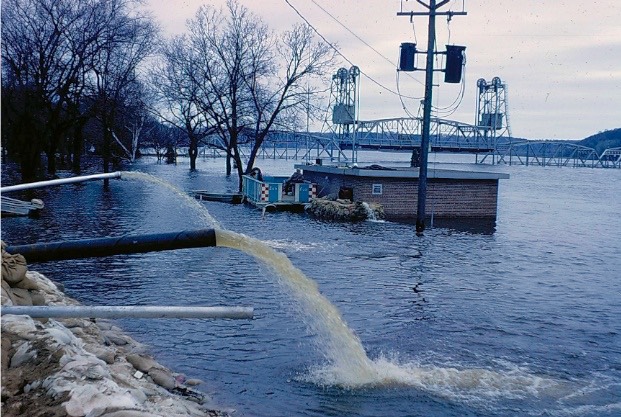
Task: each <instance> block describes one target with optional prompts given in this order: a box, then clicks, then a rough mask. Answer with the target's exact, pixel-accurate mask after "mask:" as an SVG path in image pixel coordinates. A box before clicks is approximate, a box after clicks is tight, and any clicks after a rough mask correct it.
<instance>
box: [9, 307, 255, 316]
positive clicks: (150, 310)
mask: <svg viewBox="0 0 621 417" xmlns="http://www.w3.org/2000/svg"><path fill="white" fill-rule="evenodd" d="M1 314H2V315H3V316H4V315H5V314H15V315H27V316H30V317H32V318H50V317H55V318H69V317H71V318H99V319H119V318H148V319H169V318H201V319H252V318H253V317H254V309H253V308H252V307H182V306H2V310H1Z"/></svg>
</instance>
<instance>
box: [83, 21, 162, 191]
mask: <svg viewBox="0 0 621 417" xmlns="http://www.w3.org/2000/svg"><path fill="white" fill-rule="evenodd" d="M110 12H111V13H112V12H113V10H111V11H110ZM156 34H157V29H156V27H155V26H154V25H153V23H152V21H151V19H150V18H148V17H147V16H144V15H141V14H138V13H135V12H134V13H132V14H130V13H129V10H119V13H117V14H116V15H115V16H114V19H111V21H110V24H109V26H108V27H107V28H106V30H105V31H104V33H103V34H102V36H101V37H100V38H99V42H100V45H101V47H100V48H99V50H98V53H97V55H96V56H95V59H94V63H93V66H92V70H91V72H90V74H89V75H90V77H89V80H90V92H91V96H92V97H93V99H94V102H95V105H96V110H95V114H96V117H97V119H98V120H99V122H100V123H101V129H102V135H103V144H102V153H103V155H102V156H103V171H104V172H109V171H110V162H111V158H112V144H113V139H114V137H115V135H116V132H115V129H117V128H118V125H119V123H118V120H117V119H118V118H119V117H120V116H119V113H120V112H122V111H123V110H124V109H127V108H130V107H131V105H132V103H131V100H132V92H133V91H135V90H136V89H138V88H140V87H139V77H138V72H139V66H140V64H141V63H142V62H143V61H144V60H145V59H146V58H147V57H148V56H149V55H150V54H151V53H152V52H153V50H154V45H155V43H154V41H155V37H156ZM117 137H118V136H117ZM104 183H105V184H106V185H107V183H108V182H107V181H104Z"/></svg>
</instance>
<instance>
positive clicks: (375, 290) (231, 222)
mask: <svg viewBox="0 0 621 417" xmlns="http://www.w3.org/2000/svg"><path fill="white" fill-rule="evenodd" d="M435 158H436V157H432V158H430V160H431V161H432V162H433V161H434V160H435ZM437 158H438V159H439V158H440V157H439V156H438V157H437ZM359 160H360V162H359V165H361V166H362V165H364V164H365V162H369V163H380V164H384V165H388V164H397V163H406V162H407V161H408V160H409V155H407V154H396V153H391V154H389V153H371V152H369V153H364V154H362V153H361V154H359ZM297 162H299V161H292V160H289V161H286V160H277V161H274V160H259V161H258V165H259V166H260V167H261V169H262V171H263V172H264V173H267V174H274V175H288V174H289V173H290V172H292V170H293V164H294V163H297ZM223 167H224V160H222V159H215V160H214V159H206V160H200V161H199V165H198V168H199V169H198V171H197V172H193V173H191V172H189V170H188V163H187V161H186V160H181V161H180V162H179V164H178V165H164V164H157V163H155V161H153V160H144V161H141V162H139V163H138V164H136V165H135V166H133V167H131V170H134V171H141V172H144V173H147V174H150V175H151V176H153V177H156V178H158V179H160V180H164V181H166V182H169V183H171V184H174V185H175V186H176V187H177V188H178V189H179V190H181V191H182V193H181V194H179V193H178V192H177V191H175V190H174V189H173V188H171V187H169V186H167V185H165V184H162V183H161V182H158V181H157V180H155V179H153V177H151V176H149V175H142V174H134V175H126V176H125V177H126V178H125V179H122V180H113V181H111V183H110V189H109V191H104V190H103V188H102V184H101V182H91V183H83V184H79V185H66V186H62V187H55V188H54V189H51V188H50V189H40V190H36V191H31V192H27V194H26V192H24V194H22V196H23V197H25V198H33V197H37V198H41V199H42V200H43V201H44V202H45V204H46V208H45V210H44V211H43V213H42V214H41V216H40V217H39V218H38V219H30V218H7V219H2V239H3V240H5V241H7V242H8V243H10V244H26V243H33V242H47V241H58V240H75V239H82V238H92V237H103V236H115V235H122V234H143V233H157V232H170V231H179V230H190V229H199V228H206V227H213V226H214V225H216V226H217V227H219V228H222V229H225V230H226V232H223V233H226V234H229V232H231V235H232V236H237V237H238V238H239V239H242V240H243V244H242V246H248V247H249V251H248V252H244V251H240V250H237V249H231V248H227V247H217V248H205V249H184V250H179V251H174V252H157V253H149V254H135V255H120V256H115V257H109V258H100V259H83V260H76V261H60V262H50V263H44V264H35V265H31V269H36V270H38V271H40V272H42V273H44V274H45V275H47V276H48V277H49V278H51V279H54V280H57V281H61V282H63V283H64V284H65V287H66V291H67V293H68V294H69V295H71V296H73V297H75V298H77V299H78V300H80V301H81V302H82V303H84V304H89V305H91V304H92V305H106V304H108V305H111V304H112V305H132V304H139V305H196V306H211V305H230V306H252V307H254V309H255V319H254V320H252V321H239V320H219V321H206V320H194V319H193V320H171V319H169V320H146V319H145V320H137V319H133V320H121V321H120V324H121V325H122V327H123V328H125V329H126V330H127V331H128V332H129V333H131V334H132V336H134V337H135V338H136V339H138V340H140V341H142V342H144V343H146V344H148V345H149V347H150V351H151V353H152V354H154V355H155V356H156V357H157V359H158V360H160V361H161V362H162V363H164V364H165V365H167V366H169V367H170V368H172V369H174V370H176V371H179V372H184V373H185V374H187V375H188V376H189V377H193V378H200V379H202V380H204V381H205V384H204V385H202V386H201V389H203V390H204V391H205V392H206V393H208V394H210V395H211V396H212V397H213V398H214V401H215V402H216V403H217V404H218V405H221V406H223V407H227V408H234V409H236V410H237V412H236V415H240V416H292V415H295V416H432V415H442V416H525V415H533V416H619V415H621V281H620V278H621V274H620V272H619V271H620V269H619V265H620V261H621V237H620V235H619V231H620V230H621V217H620V215H619V213H621V186H620V185H619V184H621V170H603V169H588V168H576V169H574V168H556V167H548V168H541V167H522V166H478V167H474V168H476V169H484V170H493V171H500V172H506V173H509V174H510V175H511V178H510V179H508V180H501V182H500V190H499V208H498V221H497V222H496V225H495V226H492V227H490V226H489V225H478V224H453V225H450V226H446V225H445V226H443V227H441V226H442V225H439V224H436V225H434V227H432V228H429V229H428V230H427V231H426V232H425V235H424V236H423V237H417V236H416V235H415V230H414V226H413V225H410V224H403V223H394V222H361V223H353V224H352V223H335V222H327V221H321V220H316V219H312V218H310V217H307V216H306V215H304V214H300V213H286V212H281V213H267V214H266V216H265V217H264V218H263V217H262V216H261V211H260V210H256V209H253V208H251V207H250V206H244V205H228V204H224V203H216V202H200V203H199V202H196V201H194V200H189V199H187V198H185V194H184V192H186V191H188V190H192V189H204V190H209V191H212V192H224V191H234V190H235V189H236V187H237V179H236V178H230V179H227V178H225V177H224V176H223V175H222V172H223ZM455 167H459V168H460V169H463V168H464V166H463V165H459V166H457V165H456V166H455ZM17 194H19V193H17ZM17 194H16V196H17ZM204 209H206V210H207V211H206V212H205V211H204ZM413 210H415V208H413ZM239 234H241V236H240V235H239ZM235 239H237V238H234V239H233V240H235ZM255 239H256V240H258V242H257V241H255ZM257 245H260V246H262V247H266V248H268V249H270V250H267V252H266V251H265V250H264V249H265V248H262V249H260V250H259V249H257ZM227 246H235V244H232V243H230V242H229V245H227ZM271 249H274V250H275V251H276V254H275V255H274V256H275V258H274V260H272V261H270V260H267V259H266V260H265V261H257V259H256V258H255V256H254V255H256V253H259V258H261V257H266V256H268V255H266V254H267V253H271ZM253 251H254V252H256V253H255V254H254V255H253V254H252V252H253ZM280 253H284V254H285V255H286V258H284V259H283V257H282V256H281V255H279V254H280ZM269 256H271V255H269ZM289 261H290V265H289V264H288V263H289ZM283 262H284V264H287V265H286V267H282V263H283ZM298 273H299V274H300V275H299V276H298ZM294 275H295V276H296V277H297V278H300V277H302V278H305V279H307V280H309V281H304V280H303V279H302V278H300V279H301V280H302V281H296V280H294V279H292V278H291V277H292V276H294ZM297 278H296V279H297ZM305 286H306V287H305ZM309 294H310V295H309ZM340 337H344V339H340Z"/></svg>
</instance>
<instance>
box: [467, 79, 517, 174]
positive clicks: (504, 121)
mask: <svg viewBox="0 0 621 417" xmlns="http://www.w3.org/2000/svg"><path fill="white" fill-rule="evenodd" d="M477 89H478V93H479V94H478V101H477V114H476V120H475V122H474V124H475V125H476V126H477V127H478V130H479V134H480V135H482V136H483V141H484V142H485V143H487V144H489V145H491V146H490V148H492V149H493V151H492V164H493V163H494V161H493V159H494V157H495V155H496V154H498V153H499V147H502V146H508V143H509V141H510V139H511V127H510V125H509V99H508V95H507V85H506V84H505V83H503V82H502V80H501V79H500V77H494V78H493V79H492V81H491V82H487V81H486V80H485V79H483V78H479V80H478V81H477ZM500 138H503V139H504V140H501V141H500V142H499V140H498V139H500ZM488 156H489V154H488V155H485V156H484V157H483V159H482V160H481V161H477V162H478V163H483V162H484V161H485V158H487V157H488Z"/></svg>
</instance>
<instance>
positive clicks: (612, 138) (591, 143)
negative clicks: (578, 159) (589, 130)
mask: <svg viewBox="0 0 621 417" xmlns="http://www.w3.org/2000/svg"><path fill="white" fill-rule="evenodd" d="M576 144H578V145H582V146H588V147H589V148H594V149H595V151H596V152H597V154H598V155H601V154H602V152H604V151H605V150H606V149H608V148H618V147H621V128H618V129H612V130H605V131H603V132H599V133H597V134H595V135H593V136H589V137H588V138H586V139H582V140H580V141H577V142H576Z"/></svg>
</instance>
